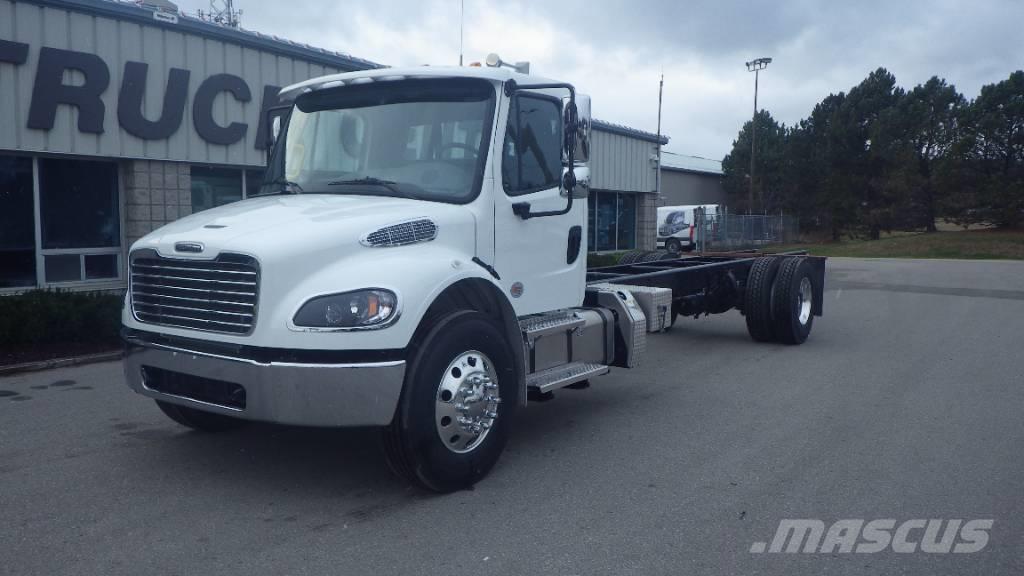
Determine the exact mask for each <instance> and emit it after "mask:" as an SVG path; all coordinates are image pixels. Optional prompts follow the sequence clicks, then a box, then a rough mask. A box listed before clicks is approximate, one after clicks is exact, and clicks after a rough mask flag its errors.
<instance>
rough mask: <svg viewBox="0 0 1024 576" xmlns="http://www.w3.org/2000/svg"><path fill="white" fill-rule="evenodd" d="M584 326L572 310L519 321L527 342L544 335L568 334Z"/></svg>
mask: <svg viewBox="0 0 1024 576" xmlns="http://www.w3.org/2000/svg"><path fill="white" fill-rule="evenodd" d="M584 324H586V320H584V319H583V317H582V316H581V315H580V314H578V313H577V312H575V311H573V310H568V311H559V312H552V313H550V314H538V315H537V316H530V317H529V318H524V319H522V320H520V321H519V328H520V330H522V331H523V336H525V337H526V340H527V341H531V340H536V339H537V338H540V337H541V336H544V335H546V334H555V333H559V332H568V331H570V330H575V329H576V328H579V327H581V326H583V325H584Z"/></svg>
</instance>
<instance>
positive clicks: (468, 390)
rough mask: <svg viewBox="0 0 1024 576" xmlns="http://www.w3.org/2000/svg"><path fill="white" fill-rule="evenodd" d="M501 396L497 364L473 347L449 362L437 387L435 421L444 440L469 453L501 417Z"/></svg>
mask: <svg viewBox="0 0 1024 576" xmlns="http://www.w3.org/2000/svg"><path fill="white" fill-rule="evenodd" d="M499 404H501V396H500V394H499V389H498V374H497V372H495V370H494V363H493V362H491V359H490V358H488V357H487V356H486V355H485V354H483V353H482V352H478V351H476V350H470V351H468V352H463V353H462V354H459V355H458V356H456V357H455V359H454V360H452V361H451V363H450V364H448V369H447V370H445V372H444V375H443V376H442V377H441V383H440V384H439V385H438V387H437V396H436V399H435V403H434V423H435V424H436V426H437V434H438V436H439V437H440V438H441V442H442V443H443V444H444V445H445V447H447V448H448V449H449V450H451V451H452V452H455V453H457V454H465V453H466V452H471V451H472V450H473V449H475V448H476V447H477V446H479V445H480V444H482V443H483V440H484V438H486V437H487V434H488V433H489V432H490V431H491V429H492V428H493V427H494V422H495V420H497V418H498V405H499Z"/></svg>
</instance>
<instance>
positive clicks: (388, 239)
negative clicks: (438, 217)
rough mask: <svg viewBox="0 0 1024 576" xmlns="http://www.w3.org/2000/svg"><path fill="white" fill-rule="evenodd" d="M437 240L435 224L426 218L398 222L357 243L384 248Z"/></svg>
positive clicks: (366, 236)
mask: <svg viewBox="0 0 1024 576" xmlns="http://www.w3.org/2000/svg"><path fill="white" fill-rule="evenodd" d="M434 238H437V224H434V223H433V222H432V221H431V220H429V219H427V218H418V219H416V220H409V221H407V222H399V223H398V224H392V225H391V226H385V227H383V228H381V229H379V230H375V231H373V232H370V233H369V234H367V235H365V236H363V237H362V239H361V240H360V241H359V242H360V243H361V244H362V245H363V246H370V247H373V248H384V247H387V246H405V245H407V244H415V243H417V242H429V241H431V240H433V239H434Z"/></svg>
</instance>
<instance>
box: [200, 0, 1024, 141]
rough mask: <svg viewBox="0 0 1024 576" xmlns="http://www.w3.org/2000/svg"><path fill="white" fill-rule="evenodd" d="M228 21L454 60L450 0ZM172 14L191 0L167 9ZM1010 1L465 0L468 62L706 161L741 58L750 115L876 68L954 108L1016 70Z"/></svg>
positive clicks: (1018, 38) (333, 43)
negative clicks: (587, 97)
mask: <svg viewBox="0 0 1024 576" xmlns="http://www.w3.org/2000/svg"><path fill="white" fill-rule="evenodd" d="M235 3H236V6H238V7H240V8H242V9H243V10H244V14H243V16H242V23H243V26H244V27H246V28H249V29H253V30H259V31H260V32H265V33H270V34H275V35H278V36H281V37H284V38H289V39H291V40H296V41H300V42H305V43H308V44H311V45H314V46H320V47H324V48H329V49H332V50H338V51H341V52H346V53H349V54H352V55H355V56H359V57H362V58H367V59H370V60H374V61H377V62H380V63H383V64H388V65H401V66H407V65H420V64H434V65H438V64H456V63H458V57H459V5H460V2H459V0H422V1H413V0H375V1H374V2H373V3H367V2H358V3H356V2H331V1H328V0H289V1H287V2H278V1H271V0H235ZM180 5H181V7H182V9H184V10H186V11H190V12H191V11H194V10H196V9H199V8H203V9H206V8H207V7H208V4H207V3H206V1H205V0H181V2H180ZM1021 21H1024V2H1019V1H1017V0H990V1H986V2H975V3H969V2H962V1H960V0H936V1H928V2H925V1H905V2H892V1H891V0H863V1H861V2H847V3H836V2H824V1H811V0H773V1H772V2H766V1H761V0H754V1H742V0H690V1H687V2H679V1H677V0H648V1H636V0H633V1H628V0H606V1H604V2H593V1H586V0H563V1H561V2H551V1H550V0H520V1H513V2H507V1H498V0H465V27H464V50H465V54H466V60H467V63H468V62H471V61H479V60H483V58H484V57H485V56H486V55H487V54H488V53H489V52H497V53H499V54H501V55H502V56H503V57H504V58H506V59H508V60H513V61H515V60H529V61H530V62H531V66H532V71H533V72H534V73H535V74H538V75H542V76H547V77H552V78H558V79H560V80H567V81H570V82H573V83H574V84H576V85H577V86H578V87H579V88H580V89H581V90H582V91H584V92H586V93H589V94H591V96H592V97H593V110H594V115H595V116H596V117H599V118H601V119H604V120H609V121H612V122H618V123H623V124H628V125H630V126H633V127H635V128H640V129H643V130H649V131H652V132H653V131H654V130H655V129H656V127H657V104H658V78H659V75H660V74H661V73H662V72H664V75H665V100H664V110H663V118H662V126H663V132H664V133H665V134H667V135H669V136H670V137H671V139H672V141H671V143H670V145H669V147H668V148H669V149H671V150H674V151H677V152H681V153H685V154H695V155H700V156H707V157H713V158H720V157H722V156H723V155H724V154H725V153H726V152H728V151H729V149H730V147H731V144H732V140H733V139H734V138H735V137H736V133H737V132H738V130H739V128H740V127H741V126H742V124H743V122H744V121H746V119H748V118H749V117H750V115H751V113H752V112H753V77H752V76H753V75H752V74H749V73H748V72H747V71H746V68H745V67H744V65H743V63H744V62H745V61H747V60H750V59H751V58H755V57H758V56H772V57H773V58H774V62H773V63H772V64H771V65H770V66H769V67H768V69H767V70H766V71H765V72H764V73H762V74H761V76H760V93H759V102H758V103H759V105H760V106H761V107H762V108H765V109H767V110H769V111H770V112H771V113H772V115H774V116H775V117H776V118H777V119H779V120H780V121H782V122H785V123H787V124H793V123H795V122H797V121H798V120H800V119H801V118H803V117H806V116H807V115H808V114H809V113H810V111H811V109H812V108H813V107H814V104H816V103H817V102H819V101H820V100H821V99H822V98H824V97H825V96H827V95H828V94H829V93H833V92H839V91H846V90H849V88H850V87H851V86H853V85H855V84H856V83H858V82H860V80H862V79H863V78H864V77H865V76H867V74H868V73H869V72H870V71H872V70H874V69H875V68H877V67H879V66H884V67H886V68H888V69H889V70H890V71H892V72H893V73H894V74H895V75H896V78H897V80H898V81H899V82H900V84H902V85H903V86H905V87H908V88H909V87H912V86H913V85H915V84H917V83H920V82H924V81H925V80H927V79H928V78H929V77H931V76H932V75H938V76H941V77H945V78H946V79H947V80H948V81H949V82H951V83H953V84H955V85H956V86H957V88H958V89H960V90H961V91H962V92H963V93H964V94H965V95H966V96H967V97H968V98H971V97H974V96H976V95H977V93H978V91H979V90H980V88H981V86H982V85H984V84H987V83H992V82H997V81H999V80H1001V79H1004V78H1006V77H1007V76H1008V75H1009V74H1010V72H1011V71H1013V70H1015V69H1017V68H1019V67H1020V61H1021V56H1022V55H1024V35H1021V34H1019V32H1018V30H1017V28H1018V27H1019V23H1020V22H1021Z"/></svg>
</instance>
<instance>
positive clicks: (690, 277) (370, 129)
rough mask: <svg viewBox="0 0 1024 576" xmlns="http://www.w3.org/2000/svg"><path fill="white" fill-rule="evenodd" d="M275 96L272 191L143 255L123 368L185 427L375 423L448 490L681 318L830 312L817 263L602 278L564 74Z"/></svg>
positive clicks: (304, 90)
mask: <svg viewBox="0 0 1024 576" xmlns="http://www.w3.org/2000/svg"><path fill="white" fill-rule="evenodd" d="M281 96H282V98H283V99H284V100H285V101H288V102H290V103H291V104H290V105H289V107H288V108H287V110H286V111H284V112H283V113H282V114H281V115H280V116H278V117H277V118H276V119H275V124H274V125H275V129H274V130H270V132H272V133H274V134H275V136H274V138H275V142H274V143H273V148H272V153H271V155H270V157H269V159H268V168H267V177H266V180H265V184H264V185H263V188H262V191H261V194H260V195H259V196H258V197H252V198H249V199H247V200H244V201H241V202H236V203H234V204H229V205H226V206H221V207H218V208H213V209H210V210H206V211H203V212H199V213H197V214H193V215H192V216H189V217H186V218H182V219H181V220H178V221H176V222H173V223H171V224H168V225H166V226H164V227H162V228H160V229H159V230H156V231H154V232H153V233H151V234H149V235H147V236H146V237H144V238H142V239H141V240H139V241H138V242H136V243H135V244H134V245H133V246H132V248H131V251H130V255H129V261H130V264H129V265H130V286H129V290H128V293H127V295H126V302H125V307H124V314H123V324H124V328H123V337H124V340H125V344H126V356H125V360H124V366H125V374H126V377H127V381H128V384H129V385H130V386H131V387H132V388H133V389H134V390H135V391H136V392H138V393H140V394H142V395H145V396H148V397H151V398H153V399H155V400H156V402H157V405H158V406H159V407H160V409H161V410H163V412H164V413H166V414H167V416H169V417H170V418H172V419H173V420H175V421H177V422H179V423H181V424H183V425H185V426H189V427H191V428H195V429H198V430H204V431H216V430H224V429H228V428H232V427H235V426H237V425H239V424H241V423H244V422H245V421H249V420H256V421H266V422H276V423H281V424H290V425H301V426H378V427H381V428H382V430H383V445H384V447H385V452H386V455H387V459H388V461H389V463H390V464H391V466H392V467H393V469H394V470H395V471H396V472H397V473H399V474H400V475H402V476H404V477H406V478H408V479H409V480H410V481H412V482H415V483H417V484H419V485H421V486H423V487H425V488H427V489H430V490H435V491H440V492H447V491H452V490H457V489H461V488H465V487H467V486H470V485H472V484H473V483H475V482H476V481H478V480H480V479H481V478H482V477H484V476H485V475H486V474H487V473H488V471H489V470H490V469H491V467H492V466H493V465H494V464H495V462H496V461H497V459H498V457H499V455H500V454H501V452H502V450H503V448H504V446H505V443H506V441H507V439H508V437H509V434H510V432H511V430H512V428H513V426H514V424H515V416H516V413H517V412H518V411H519V410H521V409H523V408H524V407H525V406H526V405H527V403H528V402H529V401H530V400H531V399H542V398H545V397H547V396H550V394H551V392H552V391H553V390H556V389H558V388H562V387H566V386H573V387H583V386H585V385H586V383H587V382H588V381H589V379H591V378H594V377H596V376H599V375H602V374H605V373H607V372H609V370H610V369H611V368H612V367H620V368H633V367H635V366H637V364H638V362H639V361H640V359H641V357H642V356H643V353H644V349H645V342H646V340H645V339H646V338H647V331H648V329H661V328H664V327H665V326H666V325H667V324H669V323H670V322H671V321H673V320H674V319H675V317H676V316H677V315H686V316H698V315H702V314H709V313H721V312H726V311H728V310H731V309H739V310H740V311H741V312H742V313H743V314H744V315H745V316H746V321H747V326H748V328H749V332H750V334H751V336H752V337H753V338H754V339H755V340H759V341H780V342H785V343H789V344H799V343H802V342H803V341H804V340H805V339H806V338H807V335H808V333H809V332H810V330H811V325H812V321H813V317H814V316H816V315H821V312H822V289H823V283H824V260H823V259H820V258H813V257H805V256H801V255H783V256H763V255H760V254H756V253H732V254H724V255H723V254H719V255H697V256H692V257H686V258H676V257H675V256H674V255H668V254H667V253H655V254H650V253H646V252H637V253H631V254H629V255H627V258H625V259H624V260H625V262H626V263H623V264H620V265H617V266H613V267H608V268H601V269H597V270H589V271H588V270H587V265H586V253H587V234H586V230H585V226H586V225H587V205H586V204H587V197H588V183H589V167H588V161H589V158H588V157H589V130H590V101H589V98H587V97H586V96H583V95H580V94H576V93H575V90H574V89H573V87H572V86H571V85H569V84H565V83H561V82H553V81H547V80H541V79H538V78H536V77H532V76H527V75H523V74H519V73H516V72H513V71H509V70H505V69H501V68H437V67H422V68H413V69H383V70H371V71H363V72H353V73H346V74H338V75H333V76H326V77H322V78H317V79H314V80H309V81H306V82H302V83H300V84H296V85H293V86H290V87H288V88H285V89H284V90H282V93H281ZM644 308H646V313H645V310H644ZM624 401H626V400H625V399H624Z"/></svg>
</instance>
